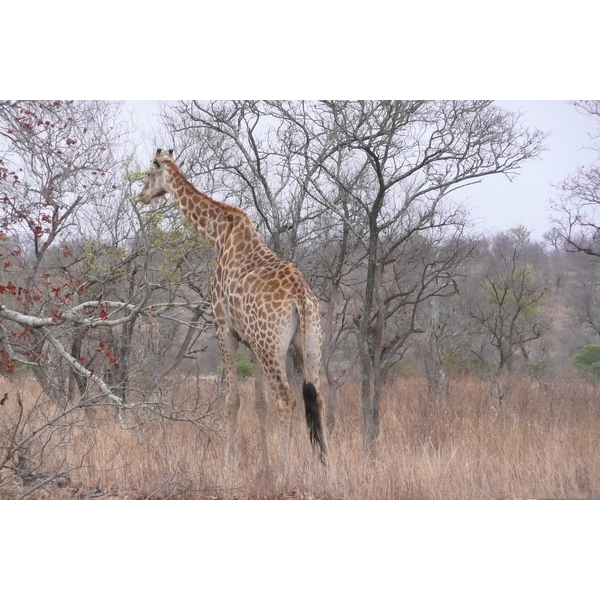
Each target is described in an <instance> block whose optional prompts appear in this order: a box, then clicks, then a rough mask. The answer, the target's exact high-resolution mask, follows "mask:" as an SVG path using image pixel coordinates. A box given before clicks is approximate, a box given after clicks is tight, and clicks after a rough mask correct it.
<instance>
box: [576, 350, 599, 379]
mask: <svg viewBox="0 0 600 600" xmlns="http://www.w3.org/2000/svg"><path fill="white" fill-rule="evenodd" d="M573 362H574V363H575V365H576V366H578V367H579V368H580V369H584V370H585V371H588V372H589V373H593V374H594V375H600V344H587V345H586V346H583V348H581V350H580V351H579V352H577V353H576V354H574V355H573Z"/></svg>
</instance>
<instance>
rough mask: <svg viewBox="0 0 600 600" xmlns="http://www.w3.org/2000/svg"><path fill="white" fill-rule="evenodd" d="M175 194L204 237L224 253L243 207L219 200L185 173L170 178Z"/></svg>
mask: <svg viewBox="0 0 600 600" xmlns="http://www.w3.org/2000/svg"><path fill="white" fill-rule="evenodd" d="M169 185H170V188H171V196H172V197H173V200H174V201H175V202H176V203H177V204H178V205H179V207H180V209H181V211H182V212H183V214H184V215H185V216H186V217H187V218H188V219H189V220H190V221H191V222H192V223H193V224H194V225H195V227H196V229H197V230H198V232H199V233H200V235H201V236H202V237H204V239H205V240H206V241H207V242H208V243H209V244H210V245H211V246H213V247H215V249H216V250H217V252H218V253H219V254H220V253H221V251H222V249H223V247H224V246H225V244H226V242H227V236H228V234H229V232H230V230H231V228H232V226H233V224H234V221H235V220H236V219H235V217H236V215H238V214H244V213H243V211H242V210H240V209H238V208H236V207H234V206H228V205H226V204H222V203H221V202H217V201H216V200H213V199H212V198H209V197H208V196H206V195H205V194H203V193H202V192H199V191H198V190H197V189H196V188H195V187H194V186H193V185H192V183H190V182H189V181H188V180H187V179H186V178H185V177H184V176H183V175H182V174H181V173H178V172H177V173H173V174H172V177H171V181H170V182H169Z"/></svg>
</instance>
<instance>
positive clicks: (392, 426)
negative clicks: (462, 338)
mask: <svg viewBox="0 0 600 600" xmlns="http://www.w3.org/2000/svg"><path fill="white" fill-rule="evenodd" d="M2 383H3V387H2V388H1V389H0V392H2V394H4V393H7V394H8V399H7V401H6V402H5V404H4V405H3V406H0V430H1V431H2V436H3V437H2V438H1V441H0V443H1V444H2V446H3V449H2V450H1V454H0V464H1V461H2V457H3V456H5V452H6V448H7V447H8V446H9V444H10V435H9V434H11V432H12V431H14V425H15V423H16V419H17V417H18V413H19V407H18V403H17V401H16V398H17V394H20V397H21V398H22V401H23V413H22V417H21V423H23V422H25V418H26V417H27V418H29V422H28V423H27V427H23V426H21V433H19V435H20V436H21V437H23V436H25V435H27V432H29V433H31V432H32V431H35V429H36V428H39V427H42V428H43V425H44V423H45V422H48V421H49V420H51V419H53V418H55V416H56V415H57V414H62V413H61V411H63V412H64V409H59V408H57V407H54V406H52V405H51V404H50V402H49V400H47V399H46V398H45V396H44V395H43V393H42V391H41V390H40V389H38V388H37V385H36V384H35V382H34V381H32V380H30V379H21V380H14V381H12V382H8V381H6V380H4V381H3V382H2ZM241 392H242V408H241V411H240V425H239V436H238V440H239V444H238V448H239V465H238V468H237V469H236V471H235V472H234V471H231V470H229V469H228V468H227V466H226V456H225V446H226V445H225V440H224V431H225V423H224V410H223V409H224V400H223V398H222V397H220V396H217V391H216V385H215V384H213V383H211V382H202V381H197V380H193V379H192V378H190V379H189V380H179V381H176V382H173V385H172V386H171V387H170V388H169V391H168V393H165V392H163V398H164V397H165V396H167V395H169V394H170V398H169V400H170V401H172V402H173V405H175V406H179V407H180V409H181V412H179V413H172V414H174V415H176V416H177V417H178V418H182V419H183V420H170V419H164V418H160V417H159V416H157V415H156V414H155V413H153V412H151V411H148V410H142V411H140V410H138V411H130V412H128V411H124V417H123V418H122V419H121V421H119V419H117V413H116V409H115V408H114V407H107V406H98V407H95V408H93V409H92V410H87V411H86V410H85V409H81V408H77V409H75V410H71V411H69V410H67V412H66V414H65V415H64V416H63V417H61V418H59V419H58V420H57V421H56V422H55V423H54V424H53V425H52V426H49V427H48V428H46V430H43V431H42V433H41V434H39V435H38V437H37V438H36V439H34V440H32V443H31V444H30V445H29V446H27V448H26V449H27V452H25V451H22V452H21V453H20V456H19V457H17V456H16V455H15V456H13V457H12V459H11V461H8V463H7V464H6V466H5V468H4V469H2V470H1V471H0V497H1V498H98V499H109V498H114V499H119V498H121V499H133V498H136V499H138V498H140V499H141V498H151V499H167V498H173V499H175V498H176V499H203V498H215V499H217V498H218V499H220V498H227V499H233V498H241V499H258V498H282V499H312V498H318V499H501V498H599V497H600V390H597V388H596V385H594V383H593V382H590V381H585V380H582V379H581V378H580V377H578V376H576V375H575V374H573V375H572V376H569V377H566V378H560V377H558V376H557V377H555V378H554V379H553V381H552V382H551V383H543V382H538V381H535V380H532V379H530V378H528V377H526V376H522V377H519V378H517V379H515V380H514V381H512V382H511V385H510V386H509V388H508V389H507V392H506V394H505V398H504V401H503V404H502V405H501V406H498V404H497V400H496V399H494V397H493V396H492V395H491V394H490V393H489V384H488V383H486V382H485V381H481V380H477V379H475V378H462V379H459V380H457V381H455V382H453V384H452V387H451V390H450V394H449V400H448V404H447V405H446V406H437V405H436V404H435V403H433V402H432V401H431V400H430V399H429V398H428V396H427V391H426V386H425V383H424V381H423V380H422V379H420V378H418V377H411V378H399V379H397V380H396V381H394V382H391V383H388V384H386V385H385V386H384V392H383V398H382V407H381V434H380V437H379V440H378V442H377V445H376V447H375V448H374V449H373V451H372V452H371V453H369V454H367V455H366V454H365V453H364V451H363V444H362V413H361V406H360V386H359V383H358V382H356V381H350V382H348V383H347V384H346V385H345V386H344V387H343V388H342V390H341V391H340V394H339V400H338V408H337V420H336V425H335V427H334V430H333V431H332V432H331V433H330V437H329V446H330V455H331V464H332V469H331V471H328V470H327V469H325V468H324V467H323V466H322V465H321V464H320V463H319V462H318V460H317V458H316V456H314V455H313V452H312V450H311V448H310V444H309V441H308V434H307V431H306V427H305V425H304V421H303V414H302V411H303V407H302V406H301V401H300V400H299V402H298V406H297V415H296V418H295V419H294V425H293V434H292V435H293V438H292V444H291V456H290V461H289V464H288V466H287V469H286V470H285V473H283V474H282V473H280V472H275V471H276V469H274V470H273V471H272V472H271V473H267V472H265V471H264V469H263V468H262V464H261V461H260V447H259V438H258V435H259V434H258V421H257V417H256V415H255V412H254V406H253V384H252V381H251V380H244V381H243V382H242V386H241ZM186 411H188V412H186ZM201 415H202V416H203V418H202V419H200V420H198V421H193V419H192V417H194V416H196V417H197V416H201ZM269 418H270V432H271V437H270V441H269V443H270V448H271V457H272V459H273V463H276V460H275V455H276V452H277V435H276V433H277V432H276V419H277V417H276V414H275V410H274V407H273V406H271V407H270V415H269ZM19 435H17V441H18V438H19ZM13 443H15V442H14V441H13ZM28 452H29V453H30V454H31V456H29V455H28ZM28 460H29V461H30V462H29V465H30V470H33V471H34V475H35V476H33V477H32V476H30V477H27V476H24V475H23V473H24V472H26V471H27V464H28V463H27V461H28ZM31 465H34V466H31ZM34 467H35V468H34ZM57 472H58V473H59V474H60V476H58V477H52V475H53V474H56V473H57ZM44 476H46V479H48V481H47V482H45V479H44Z"/></svg>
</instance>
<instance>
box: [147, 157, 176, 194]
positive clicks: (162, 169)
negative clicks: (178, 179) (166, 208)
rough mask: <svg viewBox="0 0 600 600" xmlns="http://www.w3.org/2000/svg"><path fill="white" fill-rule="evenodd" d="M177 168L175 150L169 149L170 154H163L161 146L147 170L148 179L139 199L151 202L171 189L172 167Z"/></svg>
mask: <svg viewBox="0 0 600 600" xmlns="http://www.w3.org/2000/svg"><path fill="white" fill-rule="evenodd" d="M173 167H175V168H176V165H175V161H174V160H173V150H169V155H168V156H163V154H162V150H161V149H160V148H159V149H158V150H157V151H156V155H155V156H154V158H153V159H152V162H151V163H150V166H149V167H148V170H147V171H146V173H147V175H148V179H146V183H145V184H144V187H143V189H142V192H141V194H140V196H139V199H140V201H141V202H143V203H144V204H149V203H150V202H151V201H152V200H154V198H160V197H161V196H164V195H165V194H166V193H167V192H170V191H171V185H170V180H171V177H170V175H171V172H170V171H171V169H173Z"/></svg>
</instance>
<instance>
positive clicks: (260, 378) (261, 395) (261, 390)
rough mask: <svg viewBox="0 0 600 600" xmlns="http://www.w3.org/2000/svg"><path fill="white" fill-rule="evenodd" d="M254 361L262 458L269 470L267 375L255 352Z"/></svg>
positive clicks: (255, 400)
mask: <svg viewBox="0 0 600 600" xmlns="http://www.w3.org/2000/svg"><path fill="white" fill-rule="evenodd" d="M252 362H253V363H254V402H255V405H256V414H257V416H258V425H259V428H260V441H261V449H262V460H263V465H264V467H265V468H266V469H267V470H269V445H268V441H267V390H266V388H265V376H264V373H263V369H262V367H261V365H260V363H259V361H258V360H257V358H256V356H255V354H254V353H252Z"/></svg>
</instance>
